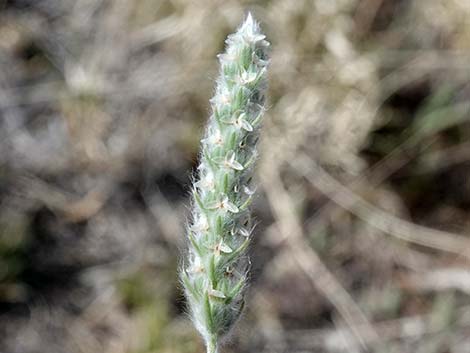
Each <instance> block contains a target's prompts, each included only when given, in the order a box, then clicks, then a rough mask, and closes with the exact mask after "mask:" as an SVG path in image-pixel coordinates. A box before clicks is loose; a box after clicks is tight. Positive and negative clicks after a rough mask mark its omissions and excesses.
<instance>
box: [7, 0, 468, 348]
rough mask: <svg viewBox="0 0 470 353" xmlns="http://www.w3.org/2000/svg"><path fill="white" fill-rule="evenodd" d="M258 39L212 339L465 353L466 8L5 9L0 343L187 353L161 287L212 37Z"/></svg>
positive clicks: (174, 260)
mask: <svg viewBox="0 0 470 353" xmlns="http://www.w3.org/2000/svg"><path fill="white" fill-rule="evenodd" d="M247 10H252V11H253V12H254V13H255V14H256V17H257V18H259V19H260V20H261V22H262V25H263V29H264V31H265V32H266V33H267V35H268V37H269V39H270V41H271V42H272V43H273V45H272V52H271V57H272V64H271V67H270V93H269V97H270V102H269V110H268V112H267V117H266V123H265V125H264V130H263V138H262V141H261V142H262V152H261V157H260V161H259V162H260V167H259V168H258V181H259V184H260V188H261V189H262V190H261V192H260V195H261V196H259V197H258V199H257V200H256V202H255V212H256V217H257V219H258V222H259V226H258V227H257V229H256V237H255V238H256V240H255V246H254V249H253V252H252V259H253V270H252V273H253V275H252V285H251V288H250V291H249V293H248V298H247V308H246V311H245V316H244V318H243V319H242V321H241V322H240V323H239V325H238V328H237V330H236V332H235V334H234V336H233V340H232V342H231V343H230V344H229V346H228V348H227V350H226V351H227V352H232V351H233V352H252V351H262V352H377V353H379V352H380V353H381V352H390V353H394V352H400V353H412V352H413V353H447V352H451V353H464V352H469V351H470V346H469V342H468V339H467V338H466V337H468V336H470V316H469V305H470V299H469V297H468V295H469V288H468V283H467V282H468V278H467V277H468V273H469V272H468V271H469V270H470V261H469V254H470V246H469V242H470V238H469V235H468V234H469V228H470V223H469V222H468V218H469V217H468V215H469V212H470V184H469V182H468V180H469V178H468V176H469V174H470V154H469V144H468V141H469V138H470V123H469V115H468V111H469V109H468V108H469V106H468V100H469V98H470V90H469V86H468V82H470V69H469V68H470V66H469V65H468V63H469V61H470V60H469V59H470V51H469V49H470V48H469V44H468V43H470V24H469V22H468V16H470V4H469V3H468V1H464V0H428V1H419V0H410V1H393V0H362V1H359V0H299V1H290V0H271V1H268V0H267V1H256V2H255V1H235V0H233V1H232V0H226V1H217V0H201V1H187V0H172V1H171V0H170V1H157V0H138V1H126V0H117V1H105V0H79V1H77V0H74V1H72V0H65V1H64V0H61V1H59V0H35V1H33V0H30V1H28V0H15V1H13V0H3V1H2V0H0V119H1V120H0V124H1V129H0V134H1V136H0V149H1V150H0V161H1V162H0V163H1V164H0V165H1V169H0V185H1V186H0V200H1V202H0V352H2V353H3V352H5V353H14V352H15V353H16V352H21V353H32V352H51V353H55V352H67V353H75V352H80V353H94V352H97V351H102V352H109V353H111V352H112V353H115V352H126V353H137V352H139V353H150V352H167V353H170V352H199V351H200V352H202V351H203V347H202V342H200V340H199V338H198V337H197V335H196V333H195V332H194V330H193V329H192V327H191V324H190V323H189V321H188V320H187V317H186V315H185V313H184V303H183V298H182V295H181V290H180V288H179V285H178V283H177V279H176V269H177V266H178V256H179V253H180V249H181V248H182V246H183V244H182V240H183V238H184V237H183V233H184V232H183V229H184V225H185V219H186V216H187V206H188V196H189V192H188V190H189V180H190V175H191V171H192V169H193V168H194V165H195V162H196V159H197V149H198V145H199V139H200V137H201V132H202V127H203V126H204V122H205V120H206V118H207V115H208V112H209V104H208V100H209V98H210V96H211V95H212V89H213V88H212V87H213V80H214V78H215V76H216V70H217V62H216V59H215V55H216V54H217V53H218V52H220V51H221V50H222V48H223V39H224V37H225V36H226V35H227V33H229V32H231V31H232V30H233V28H234V27H235V26H236V25H237V24H238V23H239V22H240V19H241V18H242V17H243V14H244V13H245V11H247Z"/></svg>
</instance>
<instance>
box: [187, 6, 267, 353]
mask: <svg viewBox="0 0 470 353" xmlns="http://www.w3.org/2000/svg"><path fill="white" fill-rule="evenodd" d="M268 46H269V43H268V42H267V41H266V40H265V36H264V35H263V34H261V32H260V29H259V26H258V24H257V23H256V22H255V21H254V20H253V18H252V16H251V15H250V14H248V16H247V18H246V20H245V22H244V23H243V24H242V25H241V26H240V28H239V29H238V30H237V32H236V33H234V34H231V35H229V36H228V38H227V40H226V51H225V53H223V54H220V55H219V56H218V58H219V61H220V74H219V77H218V79H217V86H216V89H215V95H214V97H213V98H212V99H211V107H212V114H211V116H210V119H209V122H208V126H207V128H206V132H205V136H204V138H203V139H202V140H201V145H202V146H201V154H200V164H199V166H198V173H197V177H196V178H195V182H194V185H193V189H192V195H193V208H192V219H191V223H190V225H189V226H188V231H187V237H188V244H189V246H188V248H189V249H188V255H187V259H186V260H185V263H184V266H183V268H182V270H181V279H182V282H183V285H184V288H185V292H186V298H187V301H188V306H189V309H190V311H191V315H192V318H193V321H194V324H195V326H196V328H197V329H198V331H199V332H200V333H201V335H202V336H203V338H204V340H205V342H206V345H207V351H208V352H211V353H212V352H216V351H217V347H218V345H219V342H220V340H221V338H223V337H224V336H225V335H226V334H227V333H228V332H229V330H230V328H231V327H232V326H233V324H234V322H235V321H236V320H237V319H238V317H239V316H240V313H241V311H242V308H243V305H244V299H243V296H244V292H245V289H246V286H247V281H248V279H247V274H248V268H249V259H248V256H247V255H246V250H247V247H248V245H249V243H250V237H251V233H252V231H253V224H252V221H251V218H250V213H249V205H250V203H251V200H252V197H253V193H254V191H253V189H252V185H251V180H252V174H253V171H252V169H253V163H254V161H255V160H256V157H257V154H256V145H257V141H258V136H259V127H260V124H261V119H262V116H263V113H264V102H265V91H266V67H267V64H268V60H267V54H266V50H267V47H268Z"/></svg>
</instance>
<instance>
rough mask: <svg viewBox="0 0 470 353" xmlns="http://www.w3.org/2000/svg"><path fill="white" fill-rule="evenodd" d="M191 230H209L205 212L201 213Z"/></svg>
mask: <svg viewBox="0 0 470 353" xmlns="http://www.w3.org/2000/svg"><path fill="white" fill-rule="evenodd" d="M191 230H192V231H194V232H206V231H208V230H209V222H208V221H207V217H206V216H205V215H203V214H199V215H198V217H197V218H196V220H195V221H194V224H193V225H192V227H191Z"/></svg>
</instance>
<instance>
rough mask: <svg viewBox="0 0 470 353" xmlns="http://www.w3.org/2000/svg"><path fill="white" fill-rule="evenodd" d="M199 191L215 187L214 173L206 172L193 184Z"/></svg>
mask: <svg viewBox="0 0 470 353" xmlns="http://www.w3.org/2000/svg"><path fill="white" fill-rule="evenodd" d="M194 185H196V187H198V188H199V189H201V190H209V191H210V190H212V189H213V188H214V186H215V181H214V173H212V172H211V171H210V170H209V171H207V172H206V173H205V174H204V175H203V176H202V178H201V180H199V181H198V182H196V183H194Z"/></svg>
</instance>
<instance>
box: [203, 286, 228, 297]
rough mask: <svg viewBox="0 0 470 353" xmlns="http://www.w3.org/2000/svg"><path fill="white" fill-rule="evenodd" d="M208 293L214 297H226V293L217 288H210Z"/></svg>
mask: <svg viewBox="0 0 470 353" xmlns="http://www.w3.org/2000/svg"><path fill="white" fill-rule="evenodd" d="M207 294H209V296H210V297H213V298H219V299H225V298H226V297H225V294H224V293H223V292H222V291H220V290H217V289H212V288H209V290H208V291H207Z"/></svg>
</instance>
